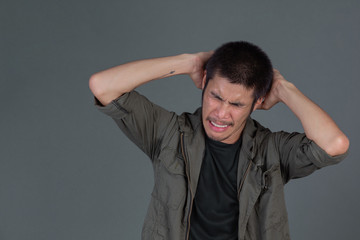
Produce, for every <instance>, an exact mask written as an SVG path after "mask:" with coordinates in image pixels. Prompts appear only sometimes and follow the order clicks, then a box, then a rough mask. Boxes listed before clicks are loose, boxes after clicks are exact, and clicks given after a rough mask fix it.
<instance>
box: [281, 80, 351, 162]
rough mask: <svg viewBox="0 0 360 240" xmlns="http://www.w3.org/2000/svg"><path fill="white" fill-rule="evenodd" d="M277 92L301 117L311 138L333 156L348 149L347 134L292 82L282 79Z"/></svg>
mask: <svg viewBox="0 0 360 240" xmlns="http://www.w3.org/2000/svg"><path fill="white" fill-rule="evenodd" d="M277 92H278V97H279V99H280V100H281V101H282V102H283V103H285V104H286V105H287V106H288V107H289V108H290V109H291V110H292V112H293V113H294V114H295V115H296V116H297V117H298V118H299V119H300V121H301V123H302V125H303V128H304V131H305V134H306V136H307V137H308V138H309V139H311V140H313V141H314V142H315V143H316V144H318V145H319V146H320V147H321V148H322V149H324V150H325V151H326V152H327V153H328V154H329V155H331V156H335V155H340V154H343V153H345V152H346V151H347V149H348V147H349V140H348V138H347V137H346V136H345V134H344V133H343V132H342V131H341V130H340V129H339V127H338V126H337V125H336V123H335V122H334V121H333V120H332V119H331V117H330V116H329V115H328V114H327V113H326V112H325V111H324V110H322V109H321V108H320V107H319V106H318V105H316V104H315V103H314V102H312V101H311V100H310V99H309V98H307V97H306V96H305V95H303V94H302V93H301V92H300V91H299V90H298V89H297V88H296V87H295V86H294V85H293V84H292V83H290V82H287V81H280V82H279V84H278V86H277Z"/></svg>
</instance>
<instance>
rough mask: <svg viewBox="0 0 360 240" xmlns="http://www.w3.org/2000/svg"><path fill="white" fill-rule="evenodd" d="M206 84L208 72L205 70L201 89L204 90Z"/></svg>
mask: <svg viewBox="0 0 360 240" xmlns="http://www.w3.org/2000/svg"><path fill="white" fill-rule="evenodd" d="M205 83H206V70H204V76H203V79H202V82H201V89H202V90H204V87H205Z"/></svg>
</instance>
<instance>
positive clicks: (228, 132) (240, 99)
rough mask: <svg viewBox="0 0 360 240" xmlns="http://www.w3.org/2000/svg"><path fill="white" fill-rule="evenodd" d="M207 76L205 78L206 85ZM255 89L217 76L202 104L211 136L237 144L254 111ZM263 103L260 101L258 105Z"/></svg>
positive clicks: (257, 102) (206, 92)
mask: <svg viewBox="0 0 360 240" xmlns="http://www.w3.org/2000/svg"><path fill="white" fill-rule="evenodd" d="M205 79H206V76H205V77H204V79H203V88H204V85H205ZM253 102H254V96H253V89H247V88H245V87H244V86H243V85H240V84H233V83H230V82H229V81H228V80H227V79H226V78H223V77H220V76H219V75H217V74H216V75H215V76H214V77H213V78H212V79H211V80H209V83H208V85H207V87H206V89H205V92H204V94H203V103H202V122H203V125H204V129H205V132H206V134H207V135H208V137H209V138H211V139H213V140H216V141H220V142H223V143H227V144H232V143H235V142H236V141H237V140H238V139H239V137H240V135H241V133H242V131H243V129H244V126H245V123H246V119H247V117H248V116H249V115H250V113H251V112H252V109H251V107H252V105H253ZM260 103H261V99H259V100H257V101H256V103H255V107H256V106H257V105H258V104H260Z"/></svg>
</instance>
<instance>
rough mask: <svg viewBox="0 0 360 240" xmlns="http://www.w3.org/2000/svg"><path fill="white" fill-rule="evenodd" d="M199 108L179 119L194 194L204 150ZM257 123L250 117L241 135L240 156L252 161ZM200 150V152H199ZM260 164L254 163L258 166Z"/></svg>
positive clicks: (203, 132)
mask: <svg viewBox="0 0 360 240" xmlns="http://www.w3.org/2000/svg"><path fill="white" fill-rule="evenodd" d="M201 113H202V111H201V108H198V109H197V110H196V111H195V112H194V113H193V114H189V113H184V114H182V115H181V116H180V118H179V128H180V131H181V132H183V133H184V143H185V144H184V145H185V149H184V150H185V155H186V156H185V157H186V158H187V159H186V160H187V163H188V164H187V171H188V173H189V175H190V176H189V177H190V183H191V190H192V191H193V193H195V192H196V187H197V183H198V179H199V175H200V170H201V164H202V160H203V157H204V149H205V137H204V136H205V131H204V128H203V125H202V117H201V115H202V114H201ZM257 125H258V123H257V122H256V121H254V120H253V119H251V118H250V117H249V118H248V119H247V120H246V124H245V127H244V130H243V133H242V138H243V139H242V146H241V152H242V154H241V156H242V157H245V158H246V159H248V161H252V160H253V159H254V157H255V154H256V152H255V148H254V145H255V135H256V132H257V130H258V126H257ZM199 149H202V151H199ZM259 164H261V163H255V165H259Z"/></svg>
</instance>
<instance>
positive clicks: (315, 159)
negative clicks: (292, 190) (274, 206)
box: [275, 132, 347, 183]
mask: <svg viewBox="0 0 360 240" xmlns="http://www.w3.org/2000/svg"><path fill="white" fill-rule="evenodd" d="M275 142H276V144H277V146H278V151H279V156H280V165H281V168H282V175H283V180H284V183H286V182H288V181H289V180H290V179H294V178H300V177H305V176H307V175H309V174H311V173H312V172H314V171H315V170H317V169H320V168H323V167H326V166H329V165H333V164H336V163H339V162H340V161H341V160H343V159H344V158H345V157H346V155H347V153H345V154H342V155H338V156H330V155H329V154H327V153H326V152H325V151H324V150H323V149H321V148H320V147H319V146H318V145H317V144H316V143H315V142H314V141H312V140H310V139H308V138H307V137H306V135H305V134H304V133H296V132H295V133H287V132H277V133H275Z"/></svg>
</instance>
